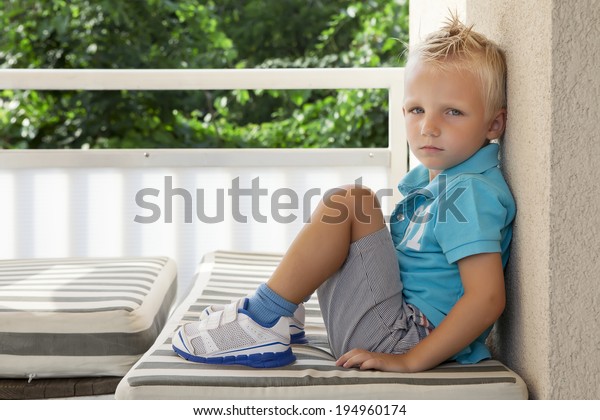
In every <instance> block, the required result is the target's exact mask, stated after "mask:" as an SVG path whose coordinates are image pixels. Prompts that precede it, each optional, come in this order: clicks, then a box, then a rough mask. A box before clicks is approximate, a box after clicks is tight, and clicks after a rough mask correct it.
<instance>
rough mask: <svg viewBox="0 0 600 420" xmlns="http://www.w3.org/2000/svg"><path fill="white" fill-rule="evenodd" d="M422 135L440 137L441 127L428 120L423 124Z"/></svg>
mask: <svg viewBox="0 0 600 420" xmlns="http://www.w3.org/2000/svg"><path fill="white" fill-rule="evenodd" d="M421 135H422V136H425V137H438V136H439V135H440V129H439V128H438V126H437V125H435V124H432V123H431V122H426V123H424V124H423V125H422V126H421Z"/></svg>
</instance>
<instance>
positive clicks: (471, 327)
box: [336, 253, 505, 372]
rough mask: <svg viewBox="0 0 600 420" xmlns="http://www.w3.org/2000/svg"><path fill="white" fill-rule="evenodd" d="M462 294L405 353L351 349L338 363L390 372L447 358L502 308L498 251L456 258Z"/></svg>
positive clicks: (423, 366) (426, 366)
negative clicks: (435, 324)
mask: <svg viewBox="0 0 600 420" xmlns="http://www.w3.org/2000/svg"><path fill="white" fill-rule="evenodd" d="M458 269H459V272H460V277H461V280H462V283H463V288H464V290H465V293H464V295H463V296H462V297H461V298H460V299H459V300H458V302H456V305H454V307H453V308H452V310H451V311H450V312H449V313H448V315H447V316H446V318H444V320H443V321H442V322H441V323H440V325H438V326H437V327H436V328H435V329H434V330H433V331H432V332H431V334H430V335H429V336H428V337H426V338H425V339H423V340H422V341H421V342H420V343H419V344H417V345H416V346H415V347H414V348H413V349H412V350H410V351H409V352H408V353H406V354H383V353H374V352H368V351H366V350H361V349H354V350H351V351H349V352H348V353H346V354H344V355H343V356H342V357H340V358H339V360H338V361H337V363H336V364H337V365H338V366H344V367H346V368H349V367H360V368H361V369H377V370H383V371H390V372H392V371H393V372H419V371H423V370H427V369H431V368H433V367H435V366H437V365H438V364H440V363H442V362H444V361H446V360H448V358H450V357H452V356H454V355H455V354H456V353H458V352H459V351H460V350H462V349H463V348H465V347H466V346H467V345H469V344H470V343H472V342H473V341H474V340H475V339H476V338H477V337H479V335H481V333H483V331H485V330H486V329H487V328H488V327H489V326H490V325H492V324H493V323H494V322H495V321H496V319H498V317H499V316H500V314H501V313H502V311H503V310H504V305H505V290H504V271H503V268H502V259H501V255H500V253H488V254H477V255H472V256H469V257H466V258H463V259H461V260H459V261H458Z"/></svg>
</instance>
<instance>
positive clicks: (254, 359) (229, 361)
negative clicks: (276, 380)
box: [173, 346, 296, 368]
mask: <svg viewBox="0 0 600 420" xmlns="http://www.w3.org/2000/svg"><path fill="white" fill-rule="evenodd" d="M173 351H175V353H177V354H178V355H179V356H181V357H183V358H184V359H185V360H189V361H190V362H196V363H206V364H211V365H244V366H250V367H253V368H275V367H280V366H285V365H289V364H290V363H293V362H294V361H295V360H296V356H294V353H292V349H287V350H286V351H284V352H280V353H255V354H249V355H241V356H225V357H200V356H194V355H193V354H189V353H186V352H185V351H183V350H181V349H179V348H177V347H175V346H173Z"/></svg>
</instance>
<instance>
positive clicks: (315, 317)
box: [115, 252, 527, 400]
mask: <svg viewBox="0 0 600 420" xmlns="http://www.w3.org/2000/svg"><path fill="white" fill-rule="evenodd" d="M280 258H281V256H280V255H271V254H249V253H233V252H215V253H211V254H209V255H207V256H205V258H204V259H203V262H202V263H201V264H200V266H199V269H198V271H197V274H196V279H195V284H194V286H193V289H192V291H191V293H190V294H189V296H188V297H187V298H186V299H185V300H184V301H183V302H182V303H181V305H180V306H179V307H178V309H177V310H176V311H175V313H174V314H173V316H172V317H171V318H170V319H169V321H168V323H167V325H166V327H165V329H164V330H163V333H162V334H161V335H160V337H159V338H158V339H157V341H156V343H155V344H154V346H153V347H152V348H151V349H150V350H149V351H148V352H147V353H146V354H145V355H144V356H143V357H142V358H141V359H140V360H139V361H138V362H137V363H136V364H135V365H134V367H133V368H132V369H131V370H130V371H129V372H128V373H127V375H126V376H125V377H124V378H123V380H121V382H120V383H119V385H118V387H117V391H116V394H115V396H116V398H117V399H196V400H197V399H209V400H210V399H236V400H245V399H247V400H253V399H269V400H274V399H284V400H297V399H344V400H347V399H363V400H364V399H389V400H394V399H398V398H402V399H479V398H481V399H525V398H527V388H526V386H525V384H524V382H523V380H522V379H521V378H520V377H519V376H518V375H517V374H516V373H515V372H513V371H511V370H510V369H508V368H507V367H506V366H505V365H503V364H502V363H500V362H498V361H495V360H488V361H485V362H482V363H478V364H475V365H458V364H456V363H447V364H443V365H442V366H439V367H438V368H435V369H433V370H430V371H427V372H422V373H417V374H399V373H387V372H377V371H360V370H357V369H343V368H340V367H336V366H335V361H334V358H333V357H332V355H331V353H330V351H329V347H328V342H327V334H326V331H325V329H324V326H323V321H322V318H321V314H320V311H319V304H318V301H317V299H316V297H312V298H311V299H310V300H309V301H308V302H307V303H306V309H307V318H306V332H307V336H308V339H309V344H308V345H294V346H293V351H294V353H295V354H296V356H297V361H296V362H294V363H293V364H291V365H288V366H284V367H281V368H275V369H253V368H249V367H245V366H223V365H207V364H198V363H192V362H188V361H186V360H183V359H182V358H180V357H178V356H177V355H176V354H175V353H174V352H173V351H172V349H171V336H172V334H173V332H174V331H175V330H176V329H177V328H178V327H179V326H180V325H181V324H183V323H185V322H189V321H193V320H197V319H198V316H199V315H200V312H201V311H202V310H203V309H204V308H205V307H206V306H207V305H209V304H212V303H228V302H230V301H231V300H232V299H235V298H238V297H243V296H245V295H247V294H249V293H251V292H253V291H254V290H255V289H256V287H257V286H258V285H259V284H260V283H262V282H264V281H266V280H267V279H268V277H269V275H270V274H271V273H272V271H273V270H274V268H275V267H276V265H277V263H278V262H279V260H280Z"/></svg>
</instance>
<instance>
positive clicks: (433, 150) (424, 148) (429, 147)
mask: <svg viewBox="0 0 600 420" xmlns="http://www.w3.org/2000/svg"><path fill="white" fill-rule="evenodd" d="M421 150H425V151H432V152H435V151H442V150H444V149H441V148H439V147H435V146H422V147H421Z"/></svg>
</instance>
